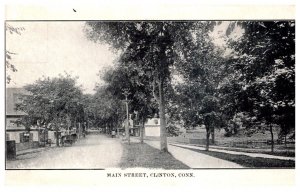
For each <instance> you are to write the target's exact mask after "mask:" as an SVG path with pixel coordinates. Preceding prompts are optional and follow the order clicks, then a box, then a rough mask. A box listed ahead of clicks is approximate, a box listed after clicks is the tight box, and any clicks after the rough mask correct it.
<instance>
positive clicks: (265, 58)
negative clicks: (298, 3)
mask: <svg viewBox="0 0 300 192" xmlns="http://www.w3.org/2000/svg"><path fill="white" fill-rule="evenodd" d="M235 26H240V27H242V29H243V30H244V34H243V36H242V37H241V38H240V39H239V40H237V41H229V46H230V48H232V49H233V50H234V52H233V54H232V58H231V62H232V63H233V65H232V66H233V69H234V70H235V71H236V73H238V74H239V75H238V76H237V78H236V81H237V82H239V83H238V84H239V85H240V89H239V91H238V92H239V94H241V95H244V97H243V98H242V99H238V103H239V104H240V105H241V106H242V110H244V111H246V112H249V113H250V114H253V115H254V116H257V117H260V119H261V120H263V121H265V122H266V123H267V124H268V125H269V130H270V133H271V142H272V145H271V150H272V151H273V148H274V147H273V145H274V138H273V129H272V125H273V124H275V123H277V124H279V125H280V127H281V132H282V133H284V134H287V133H289V132H290V131H291V130H292V129H293V128H294V127H295V118H294V117H295V22H294V21H274V22H273V21H272V22H271V21H270V22H262V21H259V22H256V21H249V22H233V23H232V24H231V27H229V30H228V34H229V33H230V31H231V29H233V28H234V27H235Z"/></svg>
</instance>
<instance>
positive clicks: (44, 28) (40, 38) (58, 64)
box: [6, 21, 117, 93]
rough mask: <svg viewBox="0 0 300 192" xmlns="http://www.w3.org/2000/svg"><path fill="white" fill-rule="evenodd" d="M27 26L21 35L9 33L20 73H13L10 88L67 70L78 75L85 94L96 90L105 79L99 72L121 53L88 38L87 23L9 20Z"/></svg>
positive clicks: (10, 23) (7, 47)
mask: <svg viewBox="0 0 300 192" xmlns="http://www.w3.org/2000/svg"><path fill="white" fill-rule="evenodd" d="M8 24H9V25H11V26H13V27H24V28H25V30H24V31H22V32H21V35H18V34H15V33H14V34H10V33H9V32H6V50H8V51H10V52H14V53H16V54H15V55H13V56H12V61H11V63H12V64H14V65H15V67H16V68H17V70H18V71H17V72H14V73H12V72H9V70H8V74H10V76H11V77H12V81H11V83H10V84H8V85H7V87H22V86H24V85H26V84H31V83H34V82H35V81H36V80H37V79H39V78H42V77H43V76H45V77H56V76H58V74H64V73H65V72H67V73H69V74H71V75H72V76H74V77H75V76H78V81H77V82H78V85H81V86H82V89H83V92H84V93H94V91H93V89H94V87H95V84H96V83H100V82H101V80H100V78H99V76H98V75H97V74H98V73H99V71H102V70H104V69H105V68H107V67H109V66H112V65H113V61H114V60H115V59H116V57H117V55H115V54H114V53H112V51H110V50H109V46H108V45H105V44H99V43H94V42H93V41H90V40H88V39H87V38H86V36H85V33H84V31H83V29H84V25H85V23H84V22H36V21H35V22H8Z"/></svg>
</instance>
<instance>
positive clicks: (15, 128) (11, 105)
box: [5, 88, 40, 151]
mask: <svg viewBox="0 0 300 192" xmlns="http://www.w3.org/2000/svg"><path fill="white" fill-rule="evenodd" d="M24 94H25V95H26V94H29V93H28V92H27V91H26V90H25V89H23V88H6V114H5V115H6V126H5V127H6V129H5V133H6V134H5V136H6V137H5V138H6V141H11V140H14V141H15V143H16V150H17V151H19V150H24V149H28V148H32V147H38V145H39V137H40V134H39V132H40V130H39V129H38V128H37V127H32V128H30V130H29V131H28V130H26V129H25V127H24V125H22V124H21V123H20V121H19V120H20V119H21V118H22V117H23V116H25V115H26V113H24V112H22V111H17V110H16V109H15V107H16V104H17V103H18V102H20V96H21V95H24Z"/></svg>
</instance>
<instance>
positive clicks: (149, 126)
mask: <svg viewBox="0 0 300 192" xmlns="http://www.w3.org/2000/svg"><path fill="white" fill-rule="evenodd" d="M145 136H146V137H160V119H159V118H152V119H147V121H146V123H145Z"/></svg>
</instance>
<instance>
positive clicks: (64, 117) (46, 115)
mask: <svg viewBox="0 0 300 192" xmlns="http://www.w3.org/2000/svg"><path fill="white" fill-rule="evenodd" d="M25 89H26V90H27V91H28V92H29V93H30V94H28V95H23V96H22V97H21V103H19V104H17V105H16V109H17V110H20V111H24V112H25V113H26V114H27V115H26V116H24V118H23V119H22V120H21V121H22V122H23V123H24V124H26V125H29V124H30V125H36V124H37V122H39V124H40V125H41V126H44V127H49V126H50V125H54V126H55V130H56V136H57V139H56V144H57V145H59V143H58V131H59V127H60V126H61V124H63V125H66V126H67V125H68V124H69V123H68V121H71V122H73V123H74V125H75V126H76V123H77V122H84V110H83V106H82V104H81V102H80V101H81V99H82V91H81V89H80V87H78V86H77V85H76V79H75V78H72V77H71V76H70V75H68V74H66V75H65V76H63V75H60V76H59V77H55V78H51V79H50V78H43V79H39V80H37V81H36V82H35V83H33V84H29V85H27V86H25Z"/></svg>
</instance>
